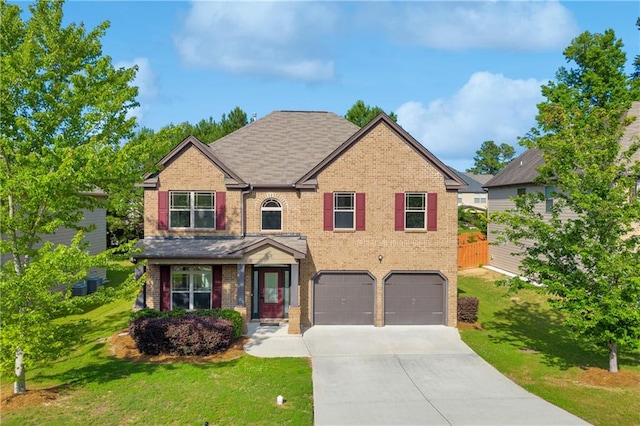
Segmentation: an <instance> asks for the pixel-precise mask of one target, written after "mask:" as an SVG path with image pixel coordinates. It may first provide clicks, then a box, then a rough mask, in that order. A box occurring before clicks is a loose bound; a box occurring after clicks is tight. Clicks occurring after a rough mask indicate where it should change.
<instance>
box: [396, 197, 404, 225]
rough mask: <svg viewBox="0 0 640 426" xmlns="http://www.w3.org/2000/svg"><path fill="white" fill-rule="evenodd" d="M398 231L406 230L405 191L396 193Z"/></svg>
mask: <svg viewBox="0 0 640 426" xmlns="http://www.w3.org/2000/svg"><path fill="white" fill-rule="evenodd" d="M396 231H404V192H397V193H396Z"/></svg>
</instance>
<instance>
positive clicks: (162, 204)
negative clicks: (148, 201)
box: [158, 191, 169, 231]
mask: <svg viewBox="0 0 640 426" xmlns="http://www.w3.org/2000/svg"><path fill="white" fill-rule="evenodd" d="M158 229H159V230H161V231H166V230H167V229H169V192H168V191H158Z"/></svg>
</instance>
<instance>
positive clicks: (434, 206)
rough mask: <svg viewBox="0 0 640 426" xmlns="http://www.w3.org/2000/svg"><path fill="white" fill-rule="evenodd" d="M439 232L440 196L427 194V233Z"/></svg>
mask: <svg viewBox="0 0 640 426" xmlns="http://www.w3.org/2000/svg"><path fill="white" fill-rule="evenodd" d="M437 230H438V194H436V193H435V192H432V193H429V194H427V231H437Z"/></svg>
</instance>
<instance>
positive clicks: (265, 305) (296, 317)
mask: <svg viewBox="0 0 640 426" xmlns="http://www.w3.org/2000/svg"><path fill="white" fill-rule="evenodd" d="M139 247H140V248H142V249H143V252H142V253H140V254H139V255H137V256H136V258H137V259H146V260H147V266H146V272H147V280H146V284H145V287H144V297H143V299H144V305H145V307H147V308H151V309H158V310H171V309H175V308H177V307H181V308H185V309H188V310H190V309H208V308H228V309H235V310H236V311H238V312H240V314H241V315H242V318H243V320H244V322H245V324H246V325H247V329H248V327H249V325H250V324H252V323H253V322H256V323H258V324H259V323H269V322H271V323H274V322H277V323H284V324H286V328H287V333H289V334H300V333H301V328H300V327H301V318H300V305H299V299H300V297H299V294H300V292H299V260H300V259H303V258H304V257H305V255H306V239H304V238H303V237H300V236H296V237H264V236H261V237H246V238H218V239H187V238H179V239H145V240H142V241H141V242H140V243H139Z"/></svg>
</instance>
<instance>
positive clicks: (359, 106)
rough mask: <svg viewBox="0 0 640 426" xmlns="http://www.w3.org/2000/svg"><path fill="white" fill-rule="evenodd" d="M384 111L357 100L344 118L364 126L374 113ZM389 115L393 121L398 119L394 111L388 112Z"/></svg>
mask: <svg viewBox="0 0 640 426" xmlns="http://www.w3.org/2000/svg"><path fill="white" fill-rule="evenodd" d="M381 112H384V111H383V110H382V108H380V107H379V106H373V107H372V106H369V105H366V104H365V103H364V102H363V101H361V100H358V101H356V103H355V104H353V106H352V107H351V108H349V111H347V113H346V114H345V115H344V118H346V119H347V120H349V121H350V122H352V123H353V124H355V125H356V126H360V127H364V126H365V125H366V124H367V123H368V122H370V121H371V120H373V119H374V118H375V117H376V115H378V114H380V113H381ZM388 115H389V117H390V118H391V119H392V120H393V121H398V116H397V115H396V113H394V112H390V113H389V114H388Z"/></svg>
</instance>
